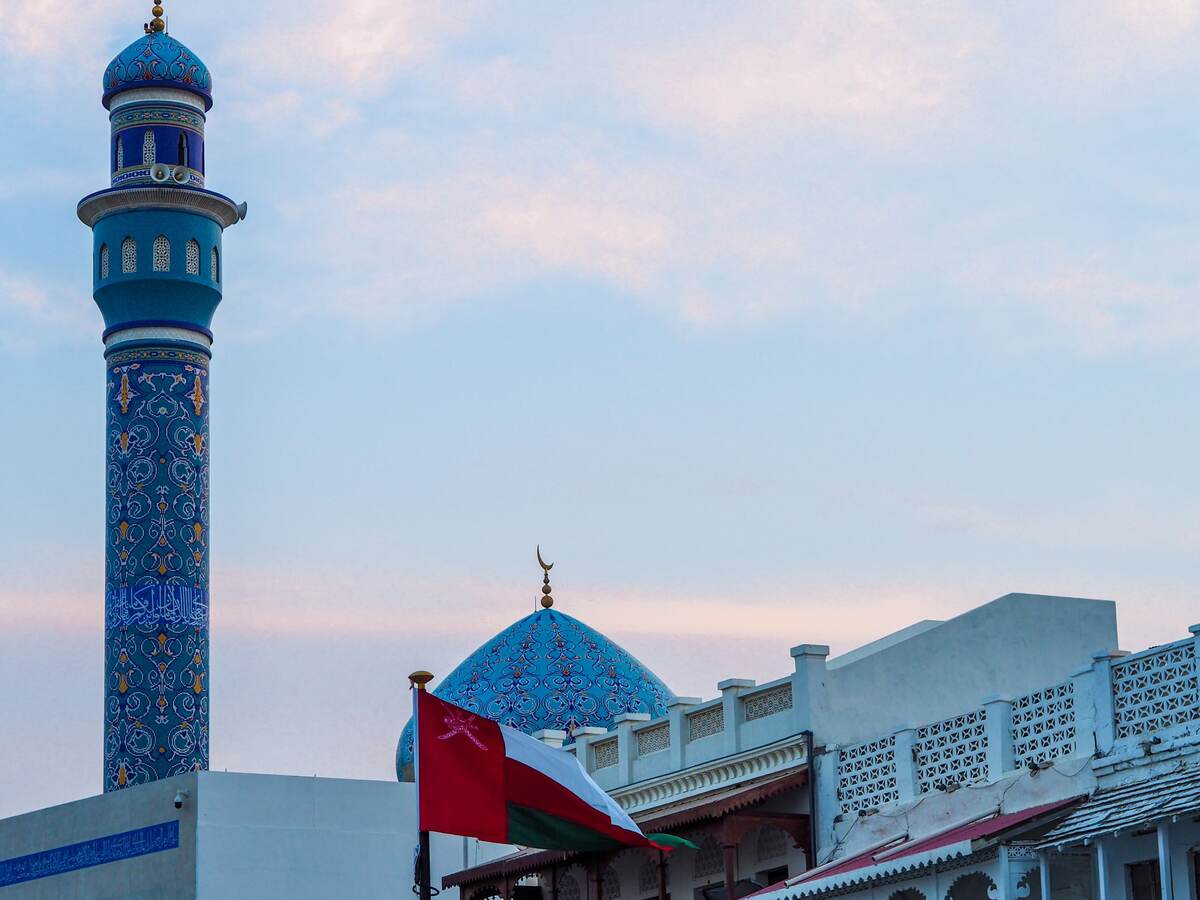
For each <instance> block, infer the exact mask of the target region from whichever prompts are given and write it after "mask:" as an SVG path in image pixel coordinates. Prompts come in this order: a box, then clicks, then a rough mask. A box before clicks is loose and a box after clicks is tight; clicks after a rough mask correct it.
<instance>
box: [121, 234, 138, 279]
mask: <svg viewBox="0 0 1200 900" xmlns="http://www.w3.org/2000/svg"><path fill="white" fill-rule="evenodd" d="M121 271H122V272H123V273H124V274H126V275H129V274H130V273H132V272H136V271H137V241H135V240H134V239H133V238H131V237H127V238H125V240H123V241H121Z"/></svg>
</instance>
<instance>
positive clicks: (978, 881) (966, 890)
mask: <svg viewBox="0 0 1200 900" xmlns="http://www.w3.org/2000/svg"><path fill="white" fill-rule="evenodd" d="M995 891H996V882H994V881H992V879H991V878H989V877H988V876H987V875H985V874H984V873H983V872H971V873H969V874H967V875H962V876H960V877H958V878H956V879H955V881H954V884H952V885H950V890H948V891H947V892H946V900H992V895H993V894H994V893H995Z"/></svg>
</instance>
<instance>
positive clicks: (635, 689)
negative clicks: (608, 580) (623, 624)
mask: <svg viewBox="0 0 1200 900" xmlns="http://www.w3.org/2000/svg"><path fill="white" fill-rule="evenodd" d="M434 694H436V695H437V696H438V697H440V698H441V699H443V700H446V701H449V702H450V703H454V704H456V705H457V706H461V707H463V708H464V709H469V710H471V711H472V712H475V713H478V714H479V715H482V716H487V717H488V718H489V719H492V720H494V721H497V722H500V723H501V724H502V725H507V726H509V727H510V728H515V729H517V730H518V731H523V732H525V733H526V734H532V733H533V732H535V731H538V730H540V729H542V728H554V729H557V730H559V731H565V732H566V733H567V734H573V733H574V732H575V729H577V728H583V727H599V728H606V729H607V728H612V727H613V720H614V719H615V718H616V717H617V716H618V715H620V714H621V713H627V712H633V713H649V714H650V716H651V717H652V718H656V719H657V718H662V717H664V716H666V714H667V701H668V700H669V699H670V697H671V692H670V691H668V690H667V687H666V685H664V684H663V683H662V682H661V681H660V680H659V679H658V677H657V676H655V675H654V673H653V672H651V671H650V670H649V669H647V668H646V667H645V666H643V665H642V664H641V663H640V662H639V661H638V660H637V659H635V658H634V657H633V656H632V655H630V654H629V653H628V652H627V651H625V650H624V649H622V648H621V647H620V646H618V645H617V644H615V643H613V642H612V641H611V640H609V639H608V638H607V637H605V636H604V635H602V634H600V633H599V632H598V631H595V630H594V629H592V628H589V627H588V626H587V625H585V624H584V623H583V622H580V621H579V620H578V619H575V618H573V617H571V616H568V615H566V614H565V613H561V612H559V611H558V609H557V608H552V609H541V610H538V611H537V612H535V613H531V614H530V615H528V616H526V617H525V618H523V619H521V620H520V621H518V622H515V623H514V624H512V625H510V626H509V627H508V628H506V629H505V630H504V631H502V632H500V634H498V635H496V636H495V637H494V638H492V640H490V641H488V642H487V643H486V644H484V645H483V646H482V647H480V648H479V649H478V650H476V651H475V652H474V653H472V654H471V655H470V656H469V657H467V659H466V660H464V661H463V663H462V664H461V665H459V666H458V668H456V669H455V670H454V671H453V672H451V673H450V674H449V675H448V676H447V677H446V678H445V679H444V680H442V681H441V683H439V684H438V686H437V687H436V688H434ZM412 752H413V748H412V722H409V723H408V725H406V726H405V728H404V732H403V734H402V735H401V737H400V744H399V747H398V748H397V751H396V773H397V776H398V777H400V778H401V779H402V780H403V779H404V778H405V777H406V776H407V772H408V769H409V767H410V766H411V764H412Z"/></svg>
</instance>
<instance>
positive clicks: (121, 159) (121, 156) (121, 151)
mask: <svg viewBox="0 0 1200 900" xmlns="http://www.w3.org/2000/svg"><path fill="white" fill-rule="evenodd" d="M123 168H125V142H124V141H122V140H121V136H120V135H119V134H118V135H117V171H118V172H119V171H121V169H123Z"/></svg>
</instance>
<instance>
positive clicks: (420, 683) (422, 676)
mask: <svg viewBox="0 0 1200 900" xmlns="http://www.w3.org/2000/svg"><path fill="white" fill-rule="evenodd" d="M431 681H433V673H432V672H426V671H425V670H424V669H418V670H417V671H416V672H413V673H412V674H411V675H409V676H408V684H409V686H410V687H414V688H416V689H417V690H418V691H423V690H425V685H427V684H429V682H431Z"/></svg>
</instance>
